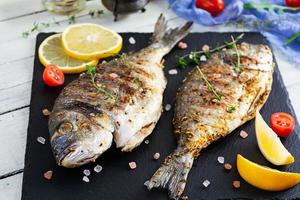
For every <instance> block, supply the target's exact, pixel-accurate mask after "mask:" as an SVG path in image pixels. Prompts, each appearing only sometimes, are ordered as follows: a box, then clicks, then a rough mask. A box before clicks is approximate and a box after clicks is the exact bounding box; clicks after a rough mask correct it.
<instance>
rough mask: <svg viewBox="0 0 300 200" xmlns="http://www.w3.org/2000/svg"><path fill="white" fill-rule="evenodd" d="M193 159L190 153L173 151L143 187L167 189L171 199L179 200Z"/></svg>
mask: <svg viewBox="0 0 300 200" xmlns="http://www.w3.org/2000/svg"><path fill="white" fill-rule="evenodd" d="M193 161H194V158H193V156H192V154H191V153H184V152H183V151H175V152H174V153H172V154H170V155H169V156H168V157H166V158H165V161H164V163H163V164H162V166H161V167H160V168H159V169H158V170H157V171H156V172H155V173H154V175H153V176H152V178H151V179H150V180H149V181H146V182H145V186H147V188H148V189H149V190H151V189H152V188H158V187H162V188H168V190H169V196H170V198H171V199H179V198H180V196H181V194H182V193H183V191H184V188H185V185H186V182H187V176H188V174H189V171H190V170H191V168H192V165H193Z"/></svg>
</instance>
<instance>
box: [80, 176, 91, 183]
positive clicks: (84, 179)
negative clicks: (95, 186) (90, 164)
mask: <svg viewBox="0 0 300 200" xmlns="http://www.w3.org/2000/svg"><path fill="white" fill-rule="evenodd" d="M82 180H83V181H84V182H86V183H88V182H90V179H89V177H87V176H83V177H82Z"/></svg>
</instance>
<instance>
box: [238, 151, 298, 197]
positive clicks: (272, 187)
mask: <svg viewBox="0 0 300 200" xmlns="http://www.w3.org/2000/svg"><path fill="white" fill-rule="evenodd" d="M236 163H237V170H238V172H239V174H240V175H241V177H242V178H243V179H244V180H245V181H246V182H248V183H249V184H251V185H253V186H255V187H257V188H260V189H263V190H268V191H281V190H285V189H288V188H291V187H293V186H295V185H296V184H298V183H300V173H290V172H282V171H279V170H276V169H272V168H268V167H264V166H261V165H258V164H256V163H254V162H251V161H250V160H247V159H246V158H244V157H243V156H241V155H240V154H238V155H237V161H236Z"/></svg>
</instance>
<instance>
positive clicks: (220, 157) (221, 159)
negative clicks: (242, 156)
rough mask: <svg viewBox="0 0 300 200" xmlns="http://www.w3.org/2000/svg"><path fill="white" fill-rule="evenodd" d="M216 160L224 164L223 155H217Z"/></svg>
mask: <svg viewBox="0 0 300 200" xmlns="http://www.w3.org/2000/svg"><path fill="white" fill-rule="evenodd" d="M217 160H218V162H219V163H220V164H224V160H225V159H224V157H223V156H219V157H218V158H217Z"/></svg>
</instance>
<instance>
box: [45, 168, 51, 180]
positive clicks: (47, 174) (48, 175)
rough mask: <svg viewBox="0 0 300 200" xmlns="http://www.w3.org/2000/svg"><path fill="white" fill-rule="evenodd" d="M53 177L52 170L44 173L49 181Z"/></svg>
mask: <svg viewBox="0 0 300 200" xmlns="http://www.w3.org/2000/svg"><path fill="white" fill-rule="evenodd" d="M52 176H53V171H52V170H49V171H46V172H45V173H44V178H45V179H47V180H51V179H52Z"/></svg>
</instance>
